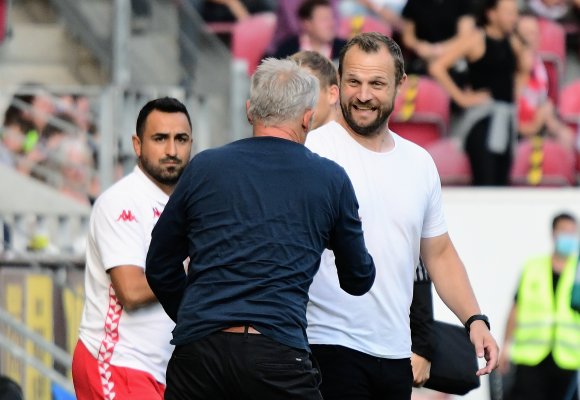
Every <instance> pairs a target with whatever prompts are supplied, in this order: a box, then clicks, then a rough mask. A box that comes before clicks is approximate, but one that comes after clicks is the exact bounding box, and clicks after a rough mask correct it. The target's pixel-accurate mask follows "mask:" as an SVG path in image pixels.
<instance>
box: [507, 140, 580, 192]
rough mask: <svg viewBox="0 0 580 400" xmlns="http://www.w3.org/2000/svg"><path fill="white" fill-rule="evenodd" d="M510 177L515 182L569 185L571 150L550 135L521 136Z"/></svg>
mask: <svg viewBox="0 0 580 400" xmlns="http://www.w3.org/2000/svg"><path fill="white" fill-rule="evenodd" d="M511 181H512V185H515V186H547V187H553V186H556V187H557V186H572V185H574V184H575V173H574V154H573V152H571V151H569V150H567V149H565V148H564V147H562V146H561V145H560V144H558V143H557V142H555V141H553V140H551V139H544V138H541V137H535V138H533V139H530V140H524V141H522V142H520V143H519V144H518V147H517V150H516V154H515V159H514V164H513V167H512V171H511Z"/></svg>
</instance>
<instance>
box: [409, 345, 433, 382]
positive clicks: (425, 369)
mask: <svg viewBox="0 0 580 400" xmlns="http://www.w3.org/2000/svg"><path fill="white" fill-rule="evenodd" d="M411 368H412V369H413V386H415V387H421V386H423V385H424V384H425V382H427V381H428V380H429V376H430V374H431V361H429V360H427V359H426V358H423V357H421V356H420V355H418V354H415V353H413V354H411Z"/></svg>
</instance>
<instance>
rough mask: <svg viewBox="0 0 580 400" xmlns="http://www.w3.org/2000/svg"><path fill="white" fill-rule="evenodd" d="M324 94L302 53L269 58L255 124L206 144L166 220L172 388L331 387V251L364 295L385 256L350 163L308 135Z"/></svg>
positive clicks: (270, 396) (153, 252)
mask: <svg viewBox="0 0 580 400" xmlns="http://www.w3.org/2000/svg"><path fill="white" fill-rule="evenodd" d="M318 94H319V87H318V81H317V79H316V78H315V77H313V76H312V75H310V74H308V73H307V72H306V71H304V70H302V69H301V68H300V67H298V66H297V65H296V63H294V62H293V61H290V60H275V59H267V60H265V61H264V62H263V63H262V64H261V65H260V67H259V68H258V70H257V72H256V73H255V75H254V76H253V78H252V85H251V93H250V100H249V101H248V104H247V108H248V120H249V121H250V123H251V124H252V126H253V137H252V138H248V139H243V140H239V141H237V142H234V143H231V144H228V145H226V146H223V147H221V148H218V149H211V150H207V151H204V152H202V153H200V154H198V155H197V156H196V157H194V159H193V160H192V161H191V162H190V164H189V166H188V167H187V169H186V171H185V172H184V174H183V175H182V178H181V180H180V182H179V183H178V185H177V187H176V189H175V191H174V193H173V195H172V196H171V198H170V200H169V202H168V204H167V206H166V207H165V210H164V211H163V213H162V215H161V217H160V219H159V221H158V222H157V224H156V226H155V229H154V230H153V233H152V239H151V245H150V248H149V253H148V255H147V264H146V265H147V268H146V275H147V279H148V282H149V284H150V286H151V288H152V290H153V292H154V293H155V295H156V296H157V298H158V299H159V301H160V303H161V304H162V306H163V307H164V309H165V311H166V312H167V314H168V315H169V316H170V317H171V318H172V319H173V320H175V321H176V323H177V325H176V327H175V330H174V331H173V341H172V343H173V344H175V345H176V348H175V351H174V353H173V356H172V358H171V361H170V362H169V366H168V369H167V389H166V393H165V398H166V399H169V400H171V399H216V400H219V399H229V398H236V399H264V400H277V399H306V400H308V399H317V400H318V399H322V397H321V395H320V392H319V390H318V386H319V384H320V375H319V372H318V370H317V368H315V367H313V365H312V362H311V358H310V349H309V346H308V342H307V337H306V304H307V302H308V288H309V286H310V284H311V283H312V279H313V277H314V275H315V274H316V272H317V270H318V267H319V264H320V256H321V253H322V251H323V250H324V249H325V248H329V249H332V250H333V251H334V254H335V257H336V269H337V274H338V278H339V282H340V286H341V287H342V289H343V290H344V291H346V292H347V293H350V294H352V295H362V294H364V293H366V292H367V291H368V290H369V289H370V287H371V286H372V284H373V282H374V276H375V268H374V263H373V260H372V257H371V256H370V255H369V254H368V252H367V250H366V247H365V243H364V239H363V233H362V229H361V222H360V218H359V215H358V202H357V199H356V197H355V194H354V190H353V188H352V185H351V183H350V180H349V178H348V177H347V175H346V173H345V171H344V170H343V169H342V168H341V167H339V166H338V165H337V164H335V163H334V162H332V161H329V160H327V159H325V158H322V157H319V156H317V155H316V154H314V153H312V152H311V151H309V150H308V149H307V148H305V147H304V145H303V144H304V141H305V139H306V134H307V132H308V131H309V129H310V125H311V122H312V116H313V109H314V107H315V104H316V101H317V98H318ZM187 257H189V259H190V262H189V266H188V271H187V274H186V272H185V271H184V267H183V261H184V260H185V259H186V258H187ZM186 275H187V276H186Z"/></svg>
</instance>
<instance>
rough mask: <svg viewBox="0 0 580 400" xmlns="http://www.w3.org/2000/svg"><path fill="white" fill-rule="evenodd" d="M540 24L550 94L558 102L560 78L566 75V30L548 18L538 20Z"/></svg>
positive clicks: (541, 46) (540, 49)
mask: <svg viewBox="0 0 580 400" xmlns="http://www.w3.org/2000/svg"><path fill="white" fill-rule="evenodd" d="M538 23H539V26H540V48H539V51H540V57H541V58H542V61H543V62H544V65H545V66H546V70H547V72H548V83H549V87H548V95H549V96H550V98H551V99H552V101H553V102H554V104H558V96H559V91H560V80H561V78H562V76H563V75H564V66H565V64H566V31H565V30H564V28H563V27H562V26H561V25H560V24H558V23H556V22H554V21H550V20H547V19H539V20H538Z"/></svg>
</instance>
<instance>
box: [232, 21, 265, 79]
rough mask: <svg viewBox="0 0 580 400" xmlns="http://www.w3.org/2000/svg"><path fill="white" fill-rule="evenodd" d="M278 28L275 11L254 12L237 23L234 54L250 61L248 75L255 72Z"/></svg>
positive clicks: (234, 30)
mask: <svg viewBox="0 0 580 400" xmlns="http://www.w3.org/2000/svg"><path fill="white" fill-rule="evenodd" d="M275 29H276V15H275V14H274V13H269V12H267V13H259V14H254V15H252V16H250V17H248V18H247V19H244V20H242V21H240V22H238V23H237V24H236V26H235V27H234V28H233V31H232V44H231V51H232V56H233V58H235V59H242V60H245V61H246V62H247V63H248V75H251V74H253V73H254V71H255V70H256V68H257V67H258V64H259V63H260V61H261V59H262V56H263V55H264V52H265V51H266V48H267V47H268V46H269V45H270V42H271V41H272V38H273V37H274V31H275Z"/></svg>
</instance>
